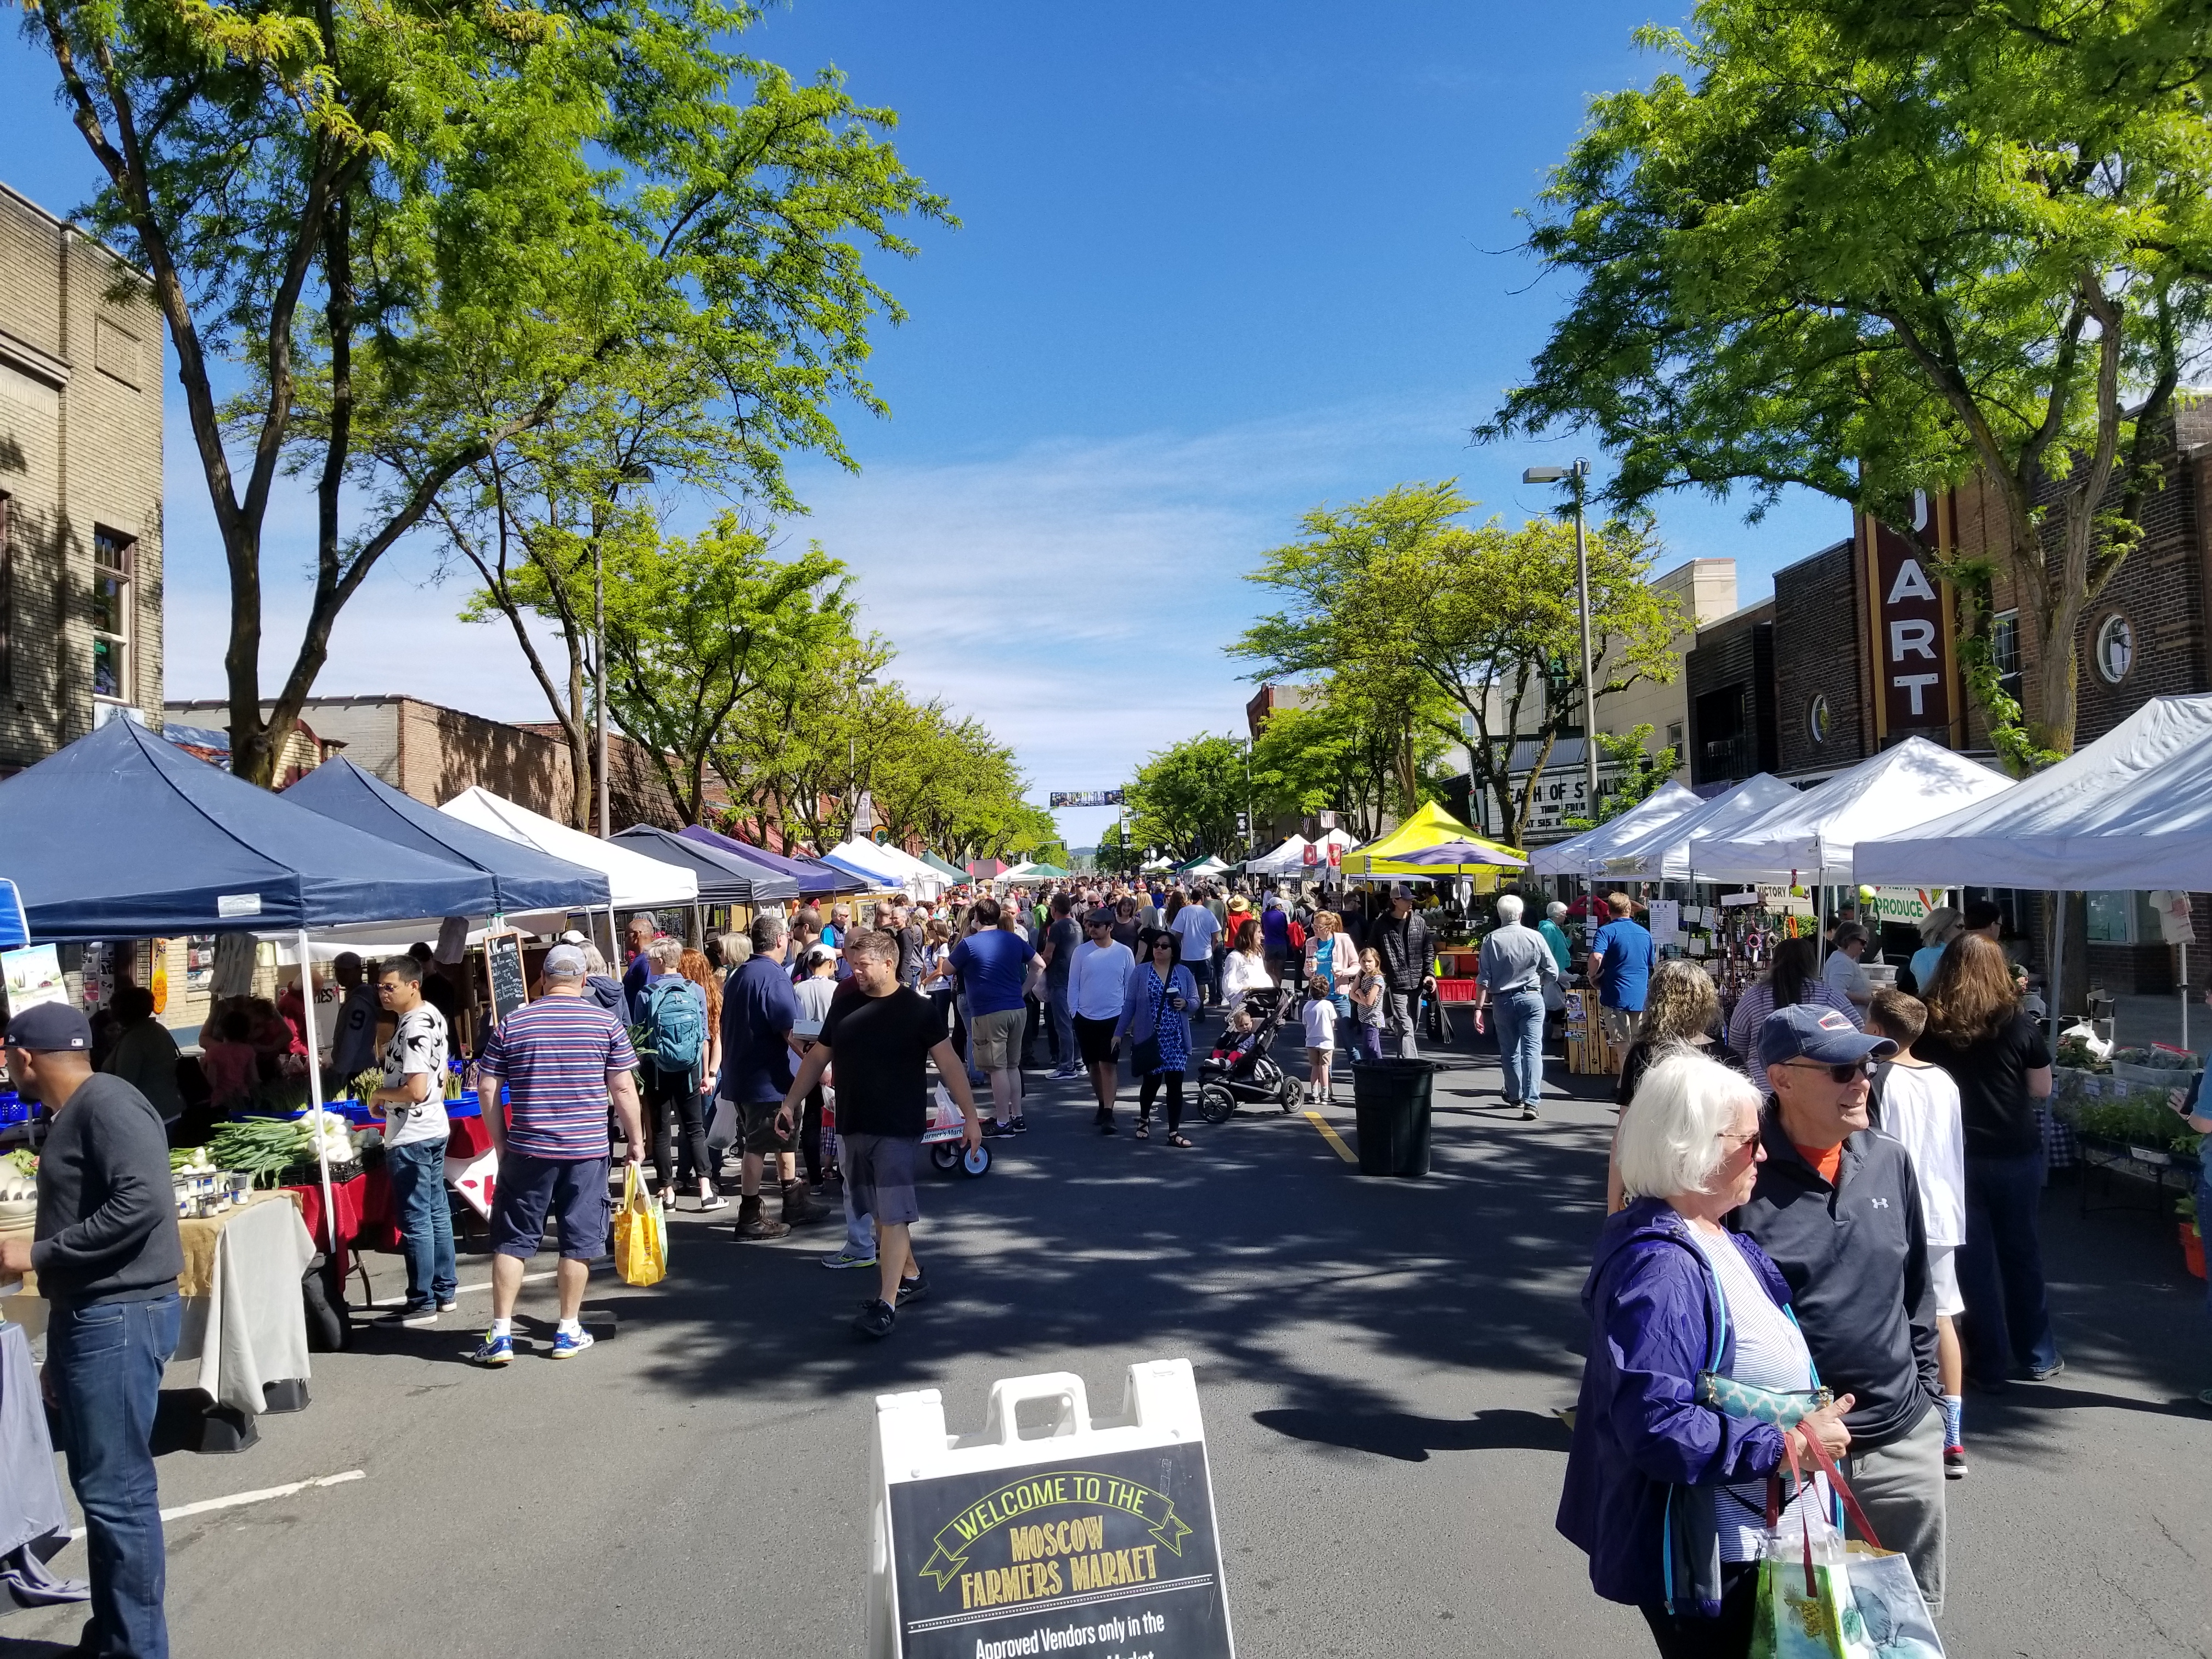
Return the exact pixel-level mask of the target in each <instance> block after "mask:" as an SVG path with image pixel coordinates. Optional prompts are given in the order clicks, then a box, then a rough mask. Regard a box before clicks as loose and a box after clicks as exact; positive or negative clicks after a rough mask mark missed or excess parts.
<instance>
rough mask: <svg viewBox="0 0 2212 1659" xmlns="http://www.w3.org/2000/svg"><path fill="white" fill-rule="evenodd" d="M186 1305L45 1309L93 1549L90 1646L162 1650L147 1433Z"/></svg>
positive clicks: (160, 1566)
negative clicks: (165, 1367)
mask: <svg viewBox="0 0 2212 1659" xmlns="http://www.w3.org/2000/svg"><path fill="white" fill-rule="evenodd" d="M183 1311H184V1304H182V1303H181V1302H179V1300H178V1299H177V1297H176V1294H175V1292H173V1291H172V1292H171V1293H170V1294H168V1295H167V1296H162V1297H155V1299H154V1300H153V1301H151V1302H105V1303H100V1304H95V1305H94V1306H92V1307H88V1308H76V1307H69V1306H64V1304H59V1303H57V1304H54V1305H53V1306H52V1308H51V1309H50V1310H49V1311H48V1315H47V1324H46V1371H47V1374H48V1375H49V1376H51V1377H52V1378H53V1384H54V1396H55V1398H56V1400H57V1401H58V1402H59V1405H58V1409H57V1411H56V1413H55V1415H56V1417H57V1418H58V1419H59V1422H60V1425H61V1443H62V1451H63V1454H64V1455H65V1456H66V1457H67V1458H68V1460H69V1476H70V1486H73V1487H75V1488H76V1501H77V1503H78V1504H80V1505H81V1506H82V1508H83V1510H84V1526H85V1534H86V1536H85V1547H86V1550H87V1552H88V1554H89V1555H90V1558H91V1566H92V1623H91V1626H90V1628H89V1631H88V1638H89V1639H88V1643H87V1644H86V1647H85V1651H86V1652H88V1653H94V1654H100V1655H102V1656H109V1655H112V1656H118V1659H121V1656H125V1655H127V1656H129V1659H168V1652H169V1626H168V1621H167V1619H166V1618H165V1617H164V1615H163V1613H162V1611H161V1598H162V1594H163V1592H164V1590H165V1589H167V1583H168V1564H167V1555H166V1554H165V1553H164V1549H163V1546H162V1542H161V1490H160V1487H159V1486H158V1485H157V1484H156V1482H155V1476H154V1449H153V1444H152V1440H153V1433H154V1409H155V1406H156V1405H157V1404H158V1403H159V1402H160V1400H161V1368H162V1367H163V1366H164V1365H166V1364H168V1363H169V1356H170V1355H171V1354H173V1353H174V1352H176V1351H177V1334H178V1328H179V1324H180V1322H181V1320H182V1316H183Z"/></svg>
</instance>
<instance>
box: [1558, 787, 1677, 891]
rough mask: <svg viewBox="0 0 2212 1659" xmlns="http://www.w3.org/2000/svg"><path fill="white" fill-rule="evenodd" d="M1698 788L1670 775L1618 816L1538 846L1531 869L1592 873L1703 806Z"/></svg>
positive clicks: (1563, 873)
mask: <svg viewBox="0 0 2212 1659" xmlns="http://www.w3.org/2000/svg"><path fill="white" fill-rule="evenodd" d="M1703 805H1705V802H1704V801H1702V800H1700V799H1698V795H1697V792H1696V791H1695V790H1692V789H1689V788H1686V787H1684V786H1683V785H1681V784H1679V783H1676V782H1674V781H1673V780H1672V779H1669V780H1668V781H1667V783H1666V784H1665V785H1664V786H1662V787H1661V788H1659V789H1657V790H1656V791H1654V792H1653V793H1651V794H1650V795H1648V796H1646V797H1645V798H1644V799H1642V800H1640V801H1638V802H1637V803H1636V805H1633V806H1632V807H1630V808H1629V809H1628V810H1627V811H1626V812H1623V813H1622V814H1621V815H1620V817H1615V818H1607V820H1606V821H1605V822H1604V823H1601V824H1596V825H1594V826H1593V827H1591V828H1590V829H1585V830H1583V832H1582V833H1581V834H1580V835H1578V836H1568V837H1567V839H1566V840H1565V841H1555V842H1553V843H1552V844H1551V845H1550V846H1548V847H1539V848H1536V849H1535V851H1534V852H1532V853H1531V854H1528V873H1529V874H1531V875H1534V876H1589V875H1592V874H1595V872H1598V871H1599V870H1601V869H1602V868H1603V867H1604V863H1605V860H1606V857H1607V854H1611V853H1613V851H1615V850H1617V849H1618V848H1621V847H1623V846H1626V844H1627V843H1628V842H1632V841H1634V840H1636V839H1637V838H1638V836H1644V835H1647V834H1649V833H1650V831H1652V830H1654V829H1658V828H1660V827H1661V826H1662V825H1663V824H1668V823H1674V822H1675V821H1676V820H1677V819H1680V818H1683V817H1687V816H1688V815H1689V814H1691V813H1692V812H1694V811H1697V810H1698V809H1699V807H1701V806H1703Z"/></svg>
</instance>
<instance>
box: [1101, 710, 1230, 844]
mask: <svg viewBox="0 0 2212 1659" xmlns="http://www.w3.org/2000/svg"><path fill="white" fill-rule="evenodd" d="M1245 794H1246V790H1245V784H1244V750H1243V745H1242V744H1239V743H1238V742H1237V740H1236V739H1235V738H1217V737H1209V736H1200V737H1195V738H1186V739H1185V740H1184V741H1182V742H1181V743H1178V744H1173V745H1171V746H1170V747H1169V748H1167V749H1164V750H1160V751H1159V752H1158V753H1157V754H1155V755H1153V756H1152V757H1151V758H1150V759H1148V760H1147V761H1146V763H1144V765H1142V766H1141V767H1139V768H1138V769H1137V775H1136V779H1135V781H1133V782H1132V783H1131V784H1130V785H1129V786H1128V787H1127V789H1126V790H1125V791H1124V792H1123V794H1122V803H1123V805H1125V806H1127V809H1128V811H1129V816H1130V818H1131V820H1132V825H1133V839H1134V840H1135V841H1137V842H1139V843H1140V844H1141V845H1143V846H1145V847H1147V848H1153V847H1157V848H1162V849H1163V850H1164V851H1165V852H1166V853H1167V854H1168V855H1169V856H1170V857H1171V858H1173V859H1174V860H1175V861H1176V863H1178V864H1188V862H1189V861H1190V860H1193V859H1197V858H1203V857H1205V856H1206V854H1215V855H1217V856H1221V857H1227V856H1228V855H1229V854H1231V852H1232V850H1233V849H1235V848H1237V845H1238V844H1239V841H1240V837H1239V836H1238V835H1237V814H1238V813H1239V812H1242V811H1243V810H1244V801H1245Z"/></svg>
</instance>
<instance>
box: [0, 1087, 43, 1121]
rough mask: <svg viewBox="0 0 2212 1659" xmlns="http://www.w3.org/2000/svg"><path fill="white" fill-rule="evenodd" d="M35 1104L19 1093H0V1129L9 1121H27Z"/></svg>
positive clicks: (34, 1108) (35, 1108)
mask: <svg viewBox="0 0 2212 1659" xmlns="http://www.w3.org/2000/svg"><path fill="white" fill-rule="evenodd" d="M37 1109H38V1108H37V1106H36V1105H35V1104H34V1103H32V1102H30V1101H27V1100H25V1099H24V1098H23V1097H21V1096H20V1095H9V1094H0V1129H4V1128H6V1127H8V1126H9V1124H11V1123H28V1122H29V1121H31V1114H32V1113H33V1112H34V1111H36V1110H37Z"/></svg>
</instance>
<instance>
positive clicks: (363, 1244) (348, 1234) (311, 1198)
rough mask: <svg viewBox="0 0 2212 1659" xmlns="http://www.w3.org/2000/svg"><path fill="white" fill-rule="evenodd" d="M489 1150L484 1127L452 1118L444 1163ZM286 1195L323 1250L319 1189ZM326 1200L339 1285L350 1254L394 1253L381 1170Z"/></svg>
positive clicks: (392, 1219)
mask: <svg viewBox="0 0 2212 1659" xmlns="http://www.w3.org/2000/svg"><path fill="white" fill-rule="evenodd" d="M490 1150H491V1131H490V1130H489V1129H488V1128H486V1127H484V1121H483V1119H482V1118H480V1117H457V1118H454V1119H453V1121H452V1125H451V1127H450V1128H449V1129H448V1131H447V1136H446V1155H447V1157H448V1158H481V1157H483V1155H484V1154H485V1153H486V1152H489V1151H490ZM290 1190H291V1191H293V1192H295V1193H297V1194H299V1195H300V1216H301V1219H302V1220H304V1221H305V1222H306V1223H307V1232H308V1235H309V1236H310V1237H313V1239H314V1241H315V1248H316V1249H319V1250H328V1249H330V1248H331V1240H330V1234H329V1231H328V1230H327V1229H325V1226H324V1225H323V1189H322V1186H321V1183H319V1182H309V1183H308V1184H307V1185H306V1186H304V1187H295V1188H291V1189H290ZM331 1200H332V1202H333V1203H334V1204H335V1205H336V1206H337V1221H338V1242H337V1255H336V1257H335V1258H334V1260H335V1262H336V1265H337V1272H338V1277H339V1279H344V1277H345V1275H346V1273H347V1272H348V1270H349V1268H350V1267H351V1266H352V1260H353V1252H354V1251H355V1250H356V1249H362V1250H396V1249H398V1248H399V1222H398V1218H397V1217H396V1216H395V1215H394V1214H393V1213H392V1178H391V1177H390V1176H387V1175H386V1173H385V1171H384V1167H383V1166H382V1165H381V1164H379V1165H378V1166H377V1167H376V1168H375V1169H374V1170H368V1171H366V1172H364V1173H363V1174H361V1175H357V1176H355V1177H354V1178H353V1179H352V1180H351V1181H334V1182H331Z"/></svg>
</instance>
